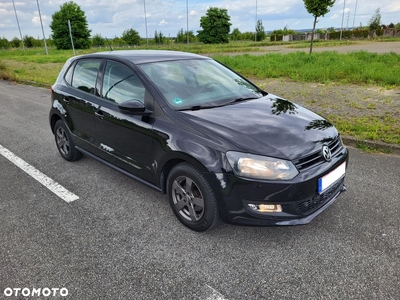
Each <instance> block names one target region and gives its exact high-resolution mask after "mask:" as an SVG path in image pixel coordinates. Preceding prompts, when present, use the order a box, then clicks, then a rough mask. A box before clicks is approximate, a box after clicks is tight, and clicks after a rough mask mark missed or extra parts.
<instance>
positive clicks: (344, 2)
mask: <svg viewBox="0 0 400 300" xmlns="http://www.w3.org/2000/svg"><path fill="white" fill-rule="evenodd" d="M345 9H346V0H344V1H343V14H342V28H341V29H340V40H342V35H343V19H344V10H345Z"/></svg>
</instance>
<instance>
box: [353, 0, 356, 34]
mask: <svg viewBox="0 0 400 300" xmlns="http://www.w3.org/2000/svg"><path fill="white" fill-rule="evenodd" d="M356 13H357V0H356V7H355V9H354V17H353V30H354V22H355V21H356Z"/></svg>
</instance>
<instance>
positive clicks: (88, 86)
mask: <svg viewBox="0 0 400 300" xmlns="http://www.w3.org/2000/svg"><path fill="white" fill-rule="evenodd" d="M100 62H101V61H100V60H97V59H90V60H80V61H78V62H77V63H76V65H75V68H74V74H73V76H72V84H71V85H72V86H73V87H75V88H77V89H80V90H82V91H85V92H87V93H91V94H94V93H95V87H96V78H97V73H98V72H99V68H100Z"/></svg>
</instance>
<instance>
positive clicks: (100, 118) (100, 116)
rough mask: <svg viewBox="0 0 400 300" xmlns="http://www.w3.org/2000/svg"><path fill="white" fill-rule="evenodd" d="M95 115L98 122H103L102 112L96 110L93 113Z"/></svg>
mask: <svg viewBox="0 0 400 300" xmlns="http://www.w3.org/2000/svg"><path fill="white" fill-rule="evenodd" d="M94 114H95V115H96V117H97V118H99V120H103V119H104V115H103V112H102V111H101V110H98V111H96V112H95V113H94Z"/></svg>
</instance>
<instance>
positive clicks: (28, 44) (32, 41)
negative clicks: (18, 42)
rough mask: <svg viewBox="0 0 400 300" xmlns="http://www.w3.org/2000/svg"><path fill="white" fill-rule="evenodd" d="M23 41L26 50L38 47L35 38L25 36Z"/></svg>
mask: <svg viewBox="0 0 400 300" xmlns="http://www.w3.org/2000/svg"><path fill="white" fill-rule="evenodd" d="M23 41H24V45H25V47H26V48H32V47H35V46H36V40H35V38H34V37H33V36H27V35H25V36H24V38H23Z"/></svg>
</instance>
